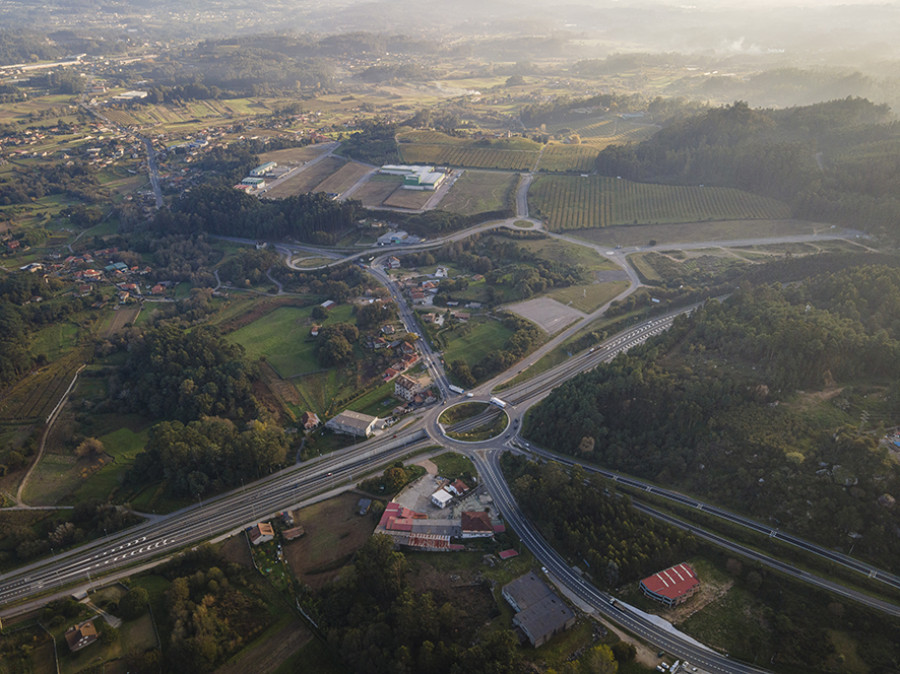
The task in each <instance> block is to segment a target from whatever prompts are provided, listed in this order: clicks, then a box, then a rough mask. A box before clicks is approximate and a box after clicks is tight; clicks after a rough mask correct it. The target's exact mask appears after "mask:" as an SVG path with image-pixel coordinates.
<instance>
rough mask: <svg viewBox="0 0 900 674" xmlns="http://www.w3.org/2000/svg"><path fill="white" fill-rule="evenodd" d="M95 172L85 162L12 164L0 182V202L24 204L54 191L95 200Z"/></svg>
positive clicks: (82, 199) (86, 200)
mask: <svg viewBox="0 0 900 674" xmlns="http://www.w3.org/2000/svg"><path fill="white" fill-rule="evenodd" d="M95 173H96V172H95V171H94V169H93V168H92V167H91V166H90V165H89V164H85V163H83V162H80V161H69V162H65V163H63V162H60V163H57V164H41V165H40V166H22V165H16V167H15V168H14V169H13V171H12V172H11V173H10V174H9V176H8V177H5V178H4V179H3V180H2V181H0V205H3V206H6V205H9V204H26V203H31V201H32V200H33V199H40V198H41V197H45V196H49V195H55V194H61V195H65V196H68V197H71V198H74V199H80V200H81V201H83V202H85V203H89V204H90V203H93V202H94V201H96V200H97V189H98V187H99V183H98V182H97V177H96V175H95Z"/></svg>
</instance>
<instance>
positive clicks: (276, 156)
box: [259, 143, 334, 166]
mask: <svg viewBox="0 0 900 674" xmlns="http://www.w3.org/2000/svg"><path fill="white" fill-rule="evenodd" d="M332 147H334V145H333V144H332V143H318V144H316V145H304V146H303V147H287V148H284V149H283V150H272V151H271V152H264V153H263V154H261V155H259V161H260V163H261V164H265V163H266V162H268V161H274V162H276V163H277V164H279V165H280V166H291V165H294V164H305V163H306V162H308V161H311V160H313V159H315V158H316V157H318V156H319V155H320V154H322V153H323V152H327V151H328V150H330V149H331V148H332Z"/></svg>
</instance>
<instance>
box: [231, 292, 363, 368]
mask: <svg viewBox="0 0 900 674" xmlns="http://www.w3.org/2000/svg"><path fill="white" fill-rule="evenodd" d="M351 311H352V307H350V306H349V305H342V306H339V307H336V308H335V309H333V310H332V312H331V314H330V316H329V318H328V322H331V323H334V322H338V321H346V320H351V316H350V313H351ZM311 312H312V307H304V308H302V309H301V308H299V307H279V308H278V309H275V310H274V311H272V312H270V313H268V314H266V315H265V316H263V317H262V318H259V319H257V320H255V321H253V323H250V324H249V325H245V326H244V327H242V328H239V329H237V330H235V331H234V332H232V333H231V334H230V335H228V340H229V341H231V342H234V343H237V344H240V345H242V346H243V347H244V349H245V350H246V351H247V356H248V357H249V358H250V359H251V360H257V359H258V358H265V359H266V360H267V361H268V362H269V364H270V365H271V366H272V367H273V368H275V371H276V372H278V374H279V375H280V376H281V377H282V378H284V379H288V378H290V377H296V376H298V375H301V374H306V373H308V372H313V371H315V370H319V369H320V368H321V366H320V365H319V364H318V362H317V361H316V357H315V345H316V343H315V340H314V339H313V338H312V337H310V336H309V329H310V326H311V325H312V324H313V321H312V319H311V318H310V313H311Z"/></svg>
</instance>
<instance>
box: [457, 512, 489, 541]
mask: <svg viewBox="0 0 900 674" xmlns="http://www.w3.org/2000/svg"><path fill="white" fill-rule="evenodd" d="M461 528H462V537H463V538H490V537H491V536H493V535H494V525H493V524H491V517H490V515H488V514H487V513H486V512H464V513H463V514H462V522H461Z"/></svg>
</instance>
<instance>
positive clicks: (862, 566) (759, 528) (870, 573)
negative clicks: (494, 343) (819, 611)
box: [530, 447, 900, 612]
mask: <svg viewBox="0 0 900 674" xmlns="http://www.w3.org/2000/svg"><path fill="white" fill-rule="evenodd" d="M530 451H531V452H532V453H533V454H535V455H537V456H540V457H541V458H544V459H549V460H553V461H558V462H559V463H562V464H566V465H569V466H574V465H579V466H581V467H582V468H584V470H586V471H589V472H592V473H596V474H598V475H602V476H603V477H606V478H608V479H610V480H613V481H615V482H618V483H619V484H623V485H625V486H628V487H632V488H634V489H639V490H641V491H642V492H645V493H646V494H652V495H654V496H660V497H662V498H665V499H667V500H669V501H673V502H675V503H677V504H679V505H682V506H687V507H689V508H695V509H697V510H702V511H703V512H704V513H706V514H707V515H711V516H713V517H718V518H719V519H723V520H726V521H728V522H730V523H732V524H736V525H738V526H741V527H744V528H746V529H749V530H751V531H754V532H756V533H759V534H763V535H765V536H768V537H769V538H774V539H776V540H779V541H782V542H784V543H788V544H789V545H793V546H794V547H797V548H800V549H801V550H804V551H806V552H809V553H812V554H814V555H817V556H819V557H822V558H823V559H825V560H827V561H829V562H833V563H835V564H838V565H840V566H844V567H846V568H848V569H851V570H853V571H856V572H858V573H860V574H862V575H864V576H866V577H867V578H871V579H872V580H877V581H879V582H882V583H884V584H885V585H889V586H891V587H893V588H896V589H900V577H898V576H897V575H895V574H893V573H890V572H888V571H885V570H883V569H879V568H877V567H875V566H872V565H871V564H867V563H866V562H863V561H861V560H859V559H856V558H854V557H850V556H848V555H845V554H843V553H840V552H837V551H835V550H830V549H828V548H825V547H823V546H821V545H816V544H815V543H811V542H810V541H807V540H804V539H802V538H799V537H797V536H792V535H791V534H788V533H785V532H783V531H780V530H779V529H777V528H773V527H770V526H767V525H765V524H763V523H761V522H758V521H756V520H754V519H752V518H750V517H745V516H743V515H738V514H737V513H733V512H731V511H729V510H726V509H724V508H720V507H718V506H715V505H711V504H709V503H706V502H704V501H700V500H698V499H695V498H693V497H692V496H686V495H684V494H681V493H679V492H677V491H672V490H671V489H664V488H662V487H659V486H657V485H654V484H651V483H649V482H645V481H643V480H638V479H636V478H633V477H630V476H628V475H622V474H621V473H617V472H615V471H611V470H606V469H604V468H600V467H598V466H594V465H591V464H586V463H580V462H578V461H575V460H574V459H573V458H572V457H571V456H566V455H564V454H558V453H556V452H550V451H547V450H545V449H541V448H538V447H530ZM891 606H892V607H893V609H892V610H891V611H889V612H893V610H895V609H896V608H897V607H895V606H893V605H891Z"/></svg>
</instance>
